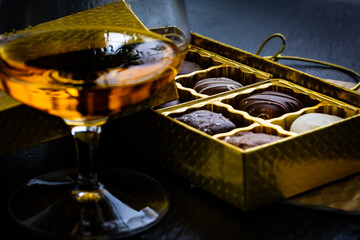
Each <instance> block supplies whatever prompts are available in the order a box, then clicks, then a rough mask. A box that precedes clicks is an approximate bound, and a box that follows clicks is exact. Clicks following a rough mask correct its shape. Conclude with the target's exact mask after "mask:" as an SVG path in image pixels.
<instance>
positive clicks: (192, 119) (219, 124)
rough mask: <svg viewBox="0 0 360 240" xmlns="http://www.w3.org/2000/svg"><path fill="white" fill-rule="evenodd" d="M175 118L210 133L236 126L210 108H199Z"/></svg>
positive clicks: (220, 131) (225, 130) (228, 129)
mask: <svg viewBox="0 0 360 240" xmlns="http://www.w3.org/2000/svg"><path fill="white" fill-rule="evenodd" d="M175 119H176V120H178V121H181V122H183V123H186V124H188V125H190V126H192V127H194V128H196V129H199V130H200V131H203V132H205V133H207V134H210V135H214V134H217V133H222V132H228V131H231V130H233V129H234V128H236V125H235V124H234V123H233V122H231V121H230V120H229V119H227V118H226V117H224V116H223V115H222V114H221V113H215V112H211V111H208V110H197V111H194V112H191V113H188V114H185V115H182V116H180V117H176V118H175Z"/></svg>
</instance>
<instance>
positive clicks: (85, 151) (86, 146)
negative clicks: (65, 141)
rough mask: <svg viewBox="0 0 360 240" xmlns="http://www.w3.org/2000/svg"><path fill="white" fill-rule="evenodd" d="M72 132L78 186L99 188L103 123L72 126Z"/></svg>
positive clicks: (81, 187)
mask: <svg viewBox="0 0 360 240" xmlns="http://www.w3.org/2000/svg"><path fill="white" fill-rule="evenodd" d="M71 134H72V135H73V137H74V139H75V146H76V158H77V167H78V172H79V175H78V187H79V188H80V189H83V190H85V189H89V190H90V189H97V188H98V187H99V181H98V176H97V164H98V157H99V139H100V134H101V125H95V126H72V128H71Z"/></svg>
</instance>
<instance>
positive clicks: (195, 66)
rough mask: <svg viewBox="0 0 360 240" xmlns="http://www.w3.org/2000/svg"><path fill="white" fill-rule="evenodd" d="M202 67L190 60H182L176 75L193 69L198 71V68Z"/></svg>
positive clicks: (187, 72) (190, 71)
mask: <svg viewBox="0 0 360 240" xmlns="http://www.w3.org/2000/svg"><path fill="white" fill-rule="evenodd" d="M202 69H203V68H202V67H201V66H200V65H199V64H197V63H194V62H190V61H184V62H183V63H182V65H181V68H180V70H179V72H178V75H184V74H189V73H192V72H194V71H198V70H202Z"/></svg>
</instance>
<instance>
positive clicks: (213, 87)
mask: <svg viewBox="0 0 360 240" xmlns="http://www.w3.org/2000/svg"><path fill="white" fill-rule="evenodd" d="M241 87H243V85H241V84H240V83H239V82H236V81H234V80H232V79H230V78H225V77H219V78H205V79H202V80H200V81H198V82H196V83H195V85H194V89H195V91H197V92H198V93H201V94H206V95H214V94H217V93H221V92H226V91H230V90H234V89H237V88H241Z"/></svg>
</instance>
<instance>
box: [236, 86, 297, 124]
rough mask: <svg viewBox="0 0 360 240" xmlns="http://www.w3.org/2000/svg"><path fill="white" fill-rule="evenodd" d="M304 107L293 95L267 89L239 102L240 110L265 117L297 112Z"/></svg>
mask: <svg viewBox="0 0 360 240" xmlns="http://www.w3.org/2000/svg"><path fill="white" fill-rule="evenodd" d="M302 107H303V105H302V104H301V102H300V101H299V100H298V99H296V98H295V97H293V96H290V95H288V94H285V93H281V92H274V91H265V92H262V93H257V94H253V95H251V96H249V97H247V98H244V99H242V100H241V101H240V103H239V107H238V109H239V110H243V111H246V112H248V113H249V114H250V115H251V116H254V117H259V118H263V119H270V118H275V117H280V116H281V115H283V114H285V113H289V112H296V111H298V110H300V109H301V108H302Z"/></svg>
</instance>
